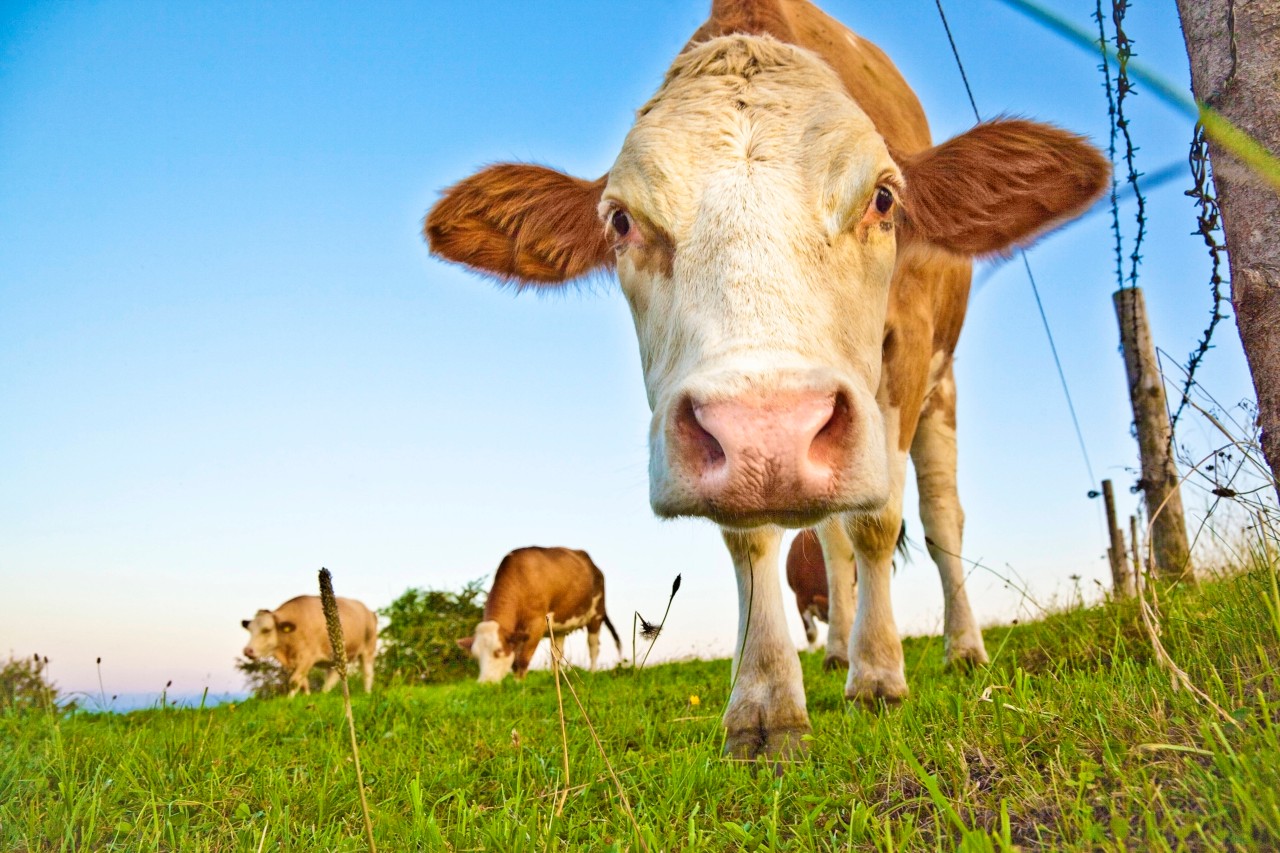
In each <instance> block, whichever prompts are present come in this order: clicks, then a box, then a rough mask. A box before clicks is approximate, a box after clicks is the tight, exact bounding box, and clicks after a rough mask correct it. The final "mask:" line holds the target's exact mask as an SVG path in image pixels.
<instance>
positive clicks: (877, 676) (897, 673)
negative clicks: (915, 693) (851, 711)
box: [844, 669, 910, 709]
mask: <svg viewBox="0 0 1280 853" xmlns="http://www.w3.org/2000/svg"><path fill="white" fill-rule="evenodd" d="M909 692H910V691H909V690H908V689H907V679H906V676H904V675H903V674H902V670H892V669H889V670H883V669H882V670H874V669H866V670H862V671H855V670H850V671H849V681H848V682H847V683H846V684H845V687H844V698H846V699H848V700H849V701H850V702H857V703H858V704H860V705H862V706H864V707H866V708H872V709H875V708H879V707H881V706H882V705H897V704H898V703H900V702H901V701H902V700H903V699H906V698H907V694H908V693H909Z"/></svg>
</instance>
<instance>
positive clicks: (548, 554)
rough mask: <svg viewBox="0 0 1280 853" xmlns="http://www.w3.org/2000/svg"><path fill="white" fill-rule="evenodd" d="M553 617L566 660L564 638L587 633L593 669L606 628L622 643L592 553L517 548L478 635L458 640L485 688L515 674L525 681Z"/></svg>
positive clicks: (498, 576) (501, 572)
mask: <svg viewBox="0 0 1280 853" xmlns="http://www.w3.org/2000/svg"><path fill="white" fill-rule="evenodd" d="M548 616H550V617H551V631H552V637H551V645H552V649H553V653H554V654H555V656H556V657H557V658H560V657H563V652H564V635H565V634H567V633H569V632H570V631H576V630H577V629H579V628H586V629H587V650H588V652H589V653H590V655H591V669H592V670H593V671H594V670H595V668H596V659H597V658H598V657H599V656H600V625H601V623H603V624H604V625H605V626H607V627H608V628H609V633H610V634H612V635H613V642H614V643H615V644H616V645H617V647H618V654H622V640H621V639H619V638H618V632H617V631H616V630H614V627H613V623H612V622H610V621H609V616H608V614H607V613H605V609H604V574H603V573H602V572H601V571H600V569H599V568H597V567H596V564H595V563H593V562H592V561H591V556H590V555H589V554H587V552H586V551H576V550H573V549H572V548H539V547H530V548H517V549H516V550H514V551H512V552H511V553H509V554H507V556H505V557H503V558H502V562H501V563H500V564H499V565H498V571H497V572H496V573H494V576H493V587H492V588H491V589H490V590H489V596H488V598H486V599H485V602H484V618H483V620H482V621H481V622H480V624H478V625H476V630H475V634H474V635H473V636H470V637H463V638H462V639H460V640H458V645H459V646H461V647H462V648H464V649H466V650H467V651H469V652H471V656H472V657H474V658H475V659H476V660H477V661H479V663H480V679H479V680H480V682H481V683H484V684H496V683H497V682H499V681H501V680H502V679H504V678H506V676H507V673H509V672H514V674H515V677H516V679H517V680H522V679H523V678H524V676H525V673H527V672H528V671H529V662H530V661H531V660H533V653H534V651H535V650H537V648H538V643H539V642H541V640H542V635H543V634H544V633H546V631H547V617H548Z"/></svg>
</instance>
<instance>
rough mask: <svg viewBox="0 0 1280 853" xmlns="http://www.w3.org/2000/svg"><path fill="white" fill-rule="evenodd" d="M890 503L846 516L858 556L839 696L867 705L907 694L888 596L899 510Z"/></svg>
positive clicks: (896, 627)
mask: <svg viewBox="0 0 1280 853" xmlns="http://www.w3.org/2000/svg"><path fill="white" fill-rule="evenodd" d="M900 501H901V499H900V498H899V501H898V502H897V503H898V505H899V506H900ZM890 507H891V508H886V509H885V510H883V511H881V512H880V514H878V515H875V516H870V517H861V518H852V517H851V518H850V519H849V533H850V535H851V537H852V539H853V543H854V549H855V550H856V552H857V555H858V610H857V616H856V617H855V619H854V623H853V634H852V635H851V636H850V637H849V680H848V681H847V682H845V688H844V695H845V698H847V699H852V700H855V701H858V702H862V703H864V704H868V705H874V704H876V703H877V702H878V701H879V700H884V701H886V702H899V701H901V700H902V699H905V698H906V696H907V676H906V670H905V668H904V666H903V659H902V638H901V637H899V636H898V625H897V623H896V622H895V621H894V618H893V602H892V601H891V600H890V596H889V579H890V576H891V575H892V574H893V549H894V546H895V544H896V543H897V541H898V531H899V530H901V529H902V512H901V510H900V509H898V508H892V507H894V502H891V504H890Z"/></svg>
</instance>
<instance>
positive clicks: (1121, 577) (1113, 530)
mask: <svg viewBox="0 0 1280 853" xmlns="http://www.w3.org/2000/svg"><path fill="white" fill-rule="evenodd" d="M1102 501H1103V503H1104V504H1106V507H1107V534H1108V535H1109V536H1110V537H1111V547H1110V548H1108V549H1107V560H1108V561H1110V563H1111V594H1112V595H1113V596H1115V597H1116V598H1128V597H1129V596H1130V595H1132V594H1133V587H1132V586H1130V584H1129V564H1128V560H1127V559H1126V558H1127V556H1128V555H1127V554H1126V553H1125V547H1124V534H1123V533H1121V532H1120V526H1119V525H1118V524H1116V496H1115V493H1114V492H1112V490H1111V481H1110V480H1103V481H1102Z"/></svg>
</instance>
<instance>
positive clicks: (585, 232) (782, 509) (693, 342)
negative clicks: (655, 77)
mask: <svg viewBox="0 0 1280 853" xmlns="http://www.w3.org/2000/svg"><path fill="white" fill-rule="evenodd" d="M1109 176H1110V163H1109V162H1108V161H1107V158H1106V157H1105V156H1104V155H1103V154H1102V153H1101V152H1100V151H1099V150H1098V149H1097V148H1096V147H1095V146H1094V145H1092V144H1090V143H1089V142H1088V141H1087V140H1086V139H1084V138H1083V137H1080V136H1077V135H1075V134H1072V133H1069V132H1067V131H1065V130H1061V129H1059V128H1056V127H1053V126H1051V125H1047V124H1042V123H1038V122H1034V121H1030V120H1025V119H1020V118H1001V119H997V120H993V121H987V122H983V123H980V124H978V125H977V126H975V127H973V128H972V129H970V130H968V131H966V132H964V133H962V134H960V135H958V136H956V137H954V138H952V139H950V140H948V141H946V142H943V143H941V144H937V145H935V144H934V143H933V141H932V140H931V138H930V132H929V126H928V123H927V121H926V119H925V115H924V111H923V109H922V107H921V105H920V103H919V101H918V100H917V99H916V96H915V94H914V93H913V92H912V90H911V89H910V87H909V86H908V85H907V83H906V81H905V80H904V79H903V77H902V75H901V74H900V73H899V72H898V70H897V68H896V67H895V66H894V65H893V63H892V62H891V61H890V60H889V59H888V57H887V56H886V55H885V54H884V53H883V52H882V51H881V50H880V49H879V48H878V47H876V46H875V45H874V44H872V43H870V42H869V41H867V40H866V39H864V38H861V37H859V36H857V35H855V34H854V33H853V32H852V31H850V30H849V29H847V28H845V27H844V26H843V25H842V24H840V23H838V22H837V21H835V20H834V19H832V18H830V17H828V16H827V15H826V14H825V13H823V12H822V11H821V10H820V9H818V8H817V7H816V6H814V5H813V4H812V3H810V2H808V1H807V0H713V2H712V4H711V14H710V17H709V18H708V20H707V21H706V23H704V24H703V25H702V26H701V27H700V28H699V29H698V30H697V31H696V32H695V33H694V34H693V37H692V38H691V39H690V40H689V42H688V43H687V44H686V45H685V47H684V49H683V50H682V52H681V53H680V54H679V55H678V56H677V57H676V59H675V61H674V62H673V64H672V65H671V66H670V68H669V70H668V71H667V73H666V75H665V78H664V79H663V81H662V83H661V84H660V86H659V87H658V90H657V92H656V93H655V94H654V95H653V97H652V98H650V100H649V101H648V102H647V103H646V104H644V105H643V106H641V107H640V109H639V111H638V112H637V113H636V117H635V121H634V124H633V125H632V127H631V129H630V131H629V132H628V134H627V136H626V138H625V140H624V141H623V143H622V149H621V151H620V152H619V154H618V156H617V158H616V159H615V160H614V163H613V166H612V167H611V168H610V169H609V171H608V172H607V173H606V174H605V175H604V176H602V177H600V178H596V179H594V180H591V179H580V178H575V177H572V176H569V175H566V174H564V173H562V172H558V171H555V170H553V169H550V168H547V167H543V166H538V165H531V164H512V163H506V164H496V165H492V166H489V167H487V168H484V169H483V170H481V171H479V172H478V173H476V174H474V175H472V176H471V177H468V178H465V179H464V180H462V181H460V182H459V183H457V184H455V185H453V186H451V187H449V188H448V189H446V190H445V191H444V193H443V194H442V197H441V198H440V199H439V200H438V201H437V202H436V204H435V205H434V206H433V207H432V209H431V210H430V211H429V212H428V214H427V216H426V219H425V222H424V233H425V237H426V239H427V241H428V243H429V245H430V248H431V250H432V252H434V253H435V254H436V255H438V256H439V257H441V258H444V259H446V260H449V261H453V262H456V263H460V264H463V265H466V266H468V267H470V268H472V269H474V270H477V271H479V272H481V273H483V274H487V275H488V276H490V277H492V278H495V279H497V280H498V281H499V282H502V283H508V284H515V285H517V286H520V287H524V288H535V287H537V288H547V287H554V286H556V285H559V284H562V283H565V282H569V281H572V280H577V279H582V278H584V277H588V276H590V275H592V274H593V273H598V272H601V271H608V270H614V271H616V274H617V278H618V281H619V283H620V285H621V289H622V292H623V295H624V296H625V297H626V299H627V302H628V304H629V306H630V309H631V313H632V319H633V321H634V324H635V328H636V335H637V339H638V343H639V349H640V362H641V368H642V370H643V373H644V383H645V390H646V394H647V397H648V402H649V407H650V410H651V412H652V420H651V421H650V425H649V434H648V438H649V459H650V462H649V484H650V489H649V497H650V504H651V506H652V508H653V510H654V512H655V513H656V514H657V515H658V516H660V517H664V518H672V517H679V516H694V517H703V518H707V519H710V520H711V521H713V522H715V523H717V524H718V525H719V526H720V528H721V532H722V537H723V539H724V542H725V545H726V546H727V548H728V551H729V555H730V557H731V559H732V561H733V565H734V570H735V572H736V575H737V581H738V584H737V585H738V602H739V606H738V625H739V627H738V641H737V643H736V644H735V649H736V652H735V656H734V660H733V672H734V677H733V689H732V691H731V694H730V699H729V702H728V704H727V706H726V710H725V713H724V717H723V724H724V726H725V728H726V739H725V749H726V752H727V754H729V755H730V756H732V757H737V758H745V759H751V758H756V757H761V756H764V757H767V758H769V759H771V760H774V761H777V762H778V763H779V766H780V765H781V763H782V762H784V761H787V760H791V759H794V758H798V757H799V755H800V753H802V752H803V751H804V749H805V743H806V740H807V739H806V737H805V736H806V735H807V734H809V732H810V731H811V727H810V724H809V715H808V711H807V709H806V704H805V693H804V683H803V679H802V674H801V669H800V662H799V656H798V655H797V654H796V650H795V647H794V645H793V644H792V643H791V640H790V637H789V634H788V630H787V626H786V618H785V611H784V607H783V599H782V595H781V585H780V583H779V578H778V557H779V550H780V543H781V537H782V530H783V528H800V527H805V526H815V527H816V528H817V530H818V537H819V538H820V539H821V541H822V550H823V553H824V554H825V555H826V556H827V563H828V572H829V574H830V577H831V578H832V579H833V581H832V584H831V585H832V587H833V588H837V589H839V590H841V591H842V593H841V594H840V595H837V596H835V597H833V598H832V600H831V602H830V609H831V614H830V615H831V623H830V624H831V627H830V630H829V631H828V635H829V636H828V644H827V650H828V655H830V656H831V657H833V658H835V659H837V660H839V661H840V662H842V663H845V662H847V665H848V675H847V680H846V681H845V686H844V695H845V697H846V698H847V699H849V700H850V701H853V702H858V703H863V704H866V705H868V706H870V707H873V708H874V707H880V706H881V705H882V704H891V703H896V702H898V701H900V700H902V699H904V698H905V697H906V696H907V694H908V688H907V681H906V674H905V671H904V667H903V655H902V642H901V638H900V636H899V634H898V629H897V626H896V625H895V623H894V617H893V608H892V605H891V602H890V593H889V578H890V569H891V564H892V560H893V556H892V555H893V550H894V542H895V539H896V537H897V534H898V532H899V529H900V520H901V517H902V496H903V484H904V479H905V476H906V465H907V460H908V457H910V459H911V461H912V462H913V464H914V468H915V471H916V479H917V483H918V486H919V489H918V491H919V496H920V516H921V521H922V522H923V524H924V532H925V538H926V543H927V545H928V549H929V553H930V556H931V557H932V559H933V560H934V562H935V563H936V564H937V567H938V572H939V575H940V576H941V580H942V588H943V594H944V601H945V613H944V619H943V624H944V635H945V643H944V646H945V653H946V658H947V661H948V663H949V664H950V665H953V666H957V667H961V668H965V667H969V666H973V665H977V664H982V663H985V662H986V661H987V652H986V649H985V648H984V645H983V641H982V633H981V632H980V631H979V630H978V626H977V623H976V622H975V620H974V616H973V612H972V609H971V607H970V604H969V599H968V596H967V594H966V592H965V587H964V570H963V565H962V563H961V558H960V555H961V552H962V547H961V531H962V527H963V519H964V515H963V512H962V510H961V507H960V501H959V497H958V495H957V490H956V388H955V379H954V372H953V369H952V359H953V353H954V351H955V347H956V342H957V340H958V337H959V333H960V327H961V324H962V322H963V320H964V314H965V307H966V303H967V300H968V293H969V285H970V278H971V273H972V259H973V258H974V257H980V256H991V255H998V254H1002V253H1007V252H1009V251H1012V250H1013V249H1015V248H1017V247H1019V246H1024V245H1027V244H1028V243H1030V242H1031V241H1033V240H1034V239H1035V238H1037V237H1038V236H1040V235H1042V234H1043V233H1045V232H1046V231H1048V230H1050V229H1052V228H1054V227H1056V226H1058V225H1060V224H1062V223H1064V222H1066V221H1067V220H1069V219H1071V218H1073V217H1075V216H1078V215H1079V214H1080V213H1082V212H1083V211H1084V210H1086V209H1087V208H1088V207H1089V205H1090V204H1091V203H1092V202H1093V201H1094V200H1095V199H1096V198H1097V197H1098V196H1099V195H1100V194H1101V193H1102V192H1103V190H1104V189H1105V188H1106V187H1107V186H1108V183H1109ZM855 560H856V562H857V566H858V571H859V581H860V583H859V590H858V595H857V597H856V609H855V610H853V612H852V613H850V612H848V611H849V610H850V609H853V608H855V601H854V597H853V596H852V594H851V593H852V589H853V580H852V577H853V571H854V563H855ZM846 589H847V590H849V593H850V594H848V595H847V596H846V595H845V594H844V593H843V590H846Z"/></svg>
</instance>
